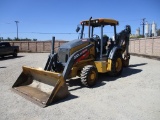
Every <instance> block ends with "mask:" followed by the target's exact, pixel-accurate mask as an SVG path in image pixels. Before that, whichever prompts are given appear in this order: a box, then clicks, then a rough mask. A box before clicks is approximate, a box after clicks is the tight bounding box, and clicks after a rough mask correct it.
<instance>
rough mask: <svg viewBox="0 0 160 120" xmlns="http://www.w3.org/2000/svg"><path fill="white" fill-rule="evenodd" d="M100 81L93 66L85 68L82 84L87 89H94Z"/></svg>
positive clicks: (82, 74)
mask: <svg viewBox="0 0 160 120" xmlns="http://www.w3.org/2000/svg"><path fill="white" fill-rule="evenodd" d="M97 79H98V71H97V68H96V67H95V66H93V65H87V66H85V67H84V68H83V69H82V71H81V82H82V84H83V85H85V86H87V87H92V86H94V85H95V84H96V82H97Z"/></svg>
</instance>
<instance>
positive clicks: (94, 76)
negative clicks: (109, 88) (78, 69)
mask: <svg viewBox="0 0 160 120" xmlns="http://www.w3.org/2000/svg"><path fill="white" fill-rule="evenodd" d="M95 79H96V72H95V71H91V75H90V80H91V81H94V80H95Z"/></svg>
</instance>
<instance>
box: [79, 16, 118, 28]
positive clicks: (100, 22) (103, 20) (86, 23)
mask: <svg viewBox="0 0 160 120" xmlns="http://www.w3.org/2000/svg"><path fill="white" fill-rule="evenodd" d="M81 24H82V25H83V24H84V26H89V20H84V21H81ZM118 24H119V22H118V21H117V20H114V19H109V18H98V19H91V23H90V26H93V27H99V26H101V25H111V26H113V25H118Z"/></svg>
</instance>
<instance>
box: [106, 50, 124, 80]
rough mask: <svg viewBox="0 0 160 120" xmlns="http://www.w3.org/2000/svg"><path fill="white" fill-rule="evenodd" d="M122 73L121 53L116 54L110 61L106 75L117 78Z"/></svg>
mask: <svg viewBox="0 0 160 120" xmlns="http://www.w3.org/2000/svg"><path fill="white" fill-rule="evenodd" d="M122 71H123V60H122V55H121V53H119V52H117V53H116V54H115V55H114V57H113V59H112V65H111V71H110V72H108V74H109V76H111V77H117V76H119V75H121V73H122Z"/></svg>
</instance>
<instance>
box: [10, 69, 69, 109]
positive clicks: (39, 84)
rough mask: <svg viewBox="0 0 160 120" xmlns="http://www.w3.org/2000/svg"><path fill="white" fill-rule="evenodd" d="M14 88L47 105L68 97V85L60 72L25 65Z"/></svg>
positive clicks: (43, 105)
mask: <svg viewBox="0 0 160 120" xmlns="http://www.w3.org/2000/svg"><path fill="white" fill-rule="evenodd" d="M12 88H13V90H14V91H15V92H16V93H18V94H20V95H22V96H23V97H25V98H28V99H29V100H31V101H32V102H34V103H36V104H38V105H40V106H41V107H45V106H48V105H50V104H51V103H53V102H55V101H57V100H59V99H62V98H64V97H66V96H67V95H68V94H69V92H68V87H67V85H66V83H65V80H64V78H63V76H62V75H61V74H60V73H56V72H51V71H44V70H40V69H36V68H31V67H26V66H23V71H22V73H21V74H20V76H19V77H18V79H17V80H16V82H15V83H14V85H13V86H12Z"/></svg>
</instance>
